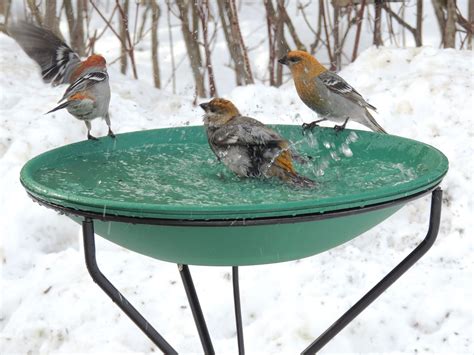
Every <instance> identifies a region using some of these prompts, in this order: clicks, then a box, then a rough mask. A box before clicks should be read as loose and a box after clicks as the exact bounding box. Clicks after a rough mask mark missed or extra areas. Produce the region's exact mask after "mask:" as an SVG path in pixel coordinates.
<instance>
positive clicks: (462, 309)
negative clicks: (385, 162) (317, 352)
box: [0, 15, 474, 354]
mask: <svg viewBox="0 0 474 355" xmlns="http://www.w3.org/2000/svg"><path fill="white" fill-rule="evenodd" d="M262 16H263V15H262ZM244 18H245V17H243V20H242V21H243V32H244V35H245V34H246V33H247V34H250V33H252V36H250V35H249V36H248V37H249V38H250V40H249V41H250V42H252V41H254V42H255V43H258V42H259V41H260V39H261V37H262V36H264V34H265V31H266V30H265V28H260V30H259V31H256V26H255V25H254V24H253V23H252V21H248V22H245V20H244ZM259 20H262V19H259ZM160 36H161V37H162V38H161V40H162V41H163V42H164V43H166V37H167V33H166V32H160ZM258 36H260V38H259V37H258ZM252 38H254V39H252ZM175 40H176V39H175ZM163 42H162V43H163ZM427 42H428V44H430V41H429V40H428V41H427ZM217 43H218V45H216V48H215V53H216V54H215V56H214V58H213V59H214V65H215V66H216V67H217V68H219V70H217V73H218V74H217V83H218V89H219V93H220V95H221V96H224V97H226V98H229V99H231V100H232V101H234V102H235V104H236V105H237V107H239V109H240V111H241V112H242V113H244V114H247V115H249V116H252V117H255V118H257V119H259V120H261V121H263V122H266V123H291V124H298V125H299V124H302V123H303V122H309V121H312V120H314V119H315V118H316V115H315V114H314V113H313V112H312V111H310V110H309V109H308V108H306V107H305V106H304V105H303V104H302V103H301V101H300V100H299V98H298V97H297V95H296V93H295V90H294V87H293V84H292V83H291V82H287V83H286V84H284V85H283V86H282V87H281V88H279V89H277V88H273V87H268V86H265V85H263V84H256V85H252V86H247V87H239V88H234V83H233V75H232V74H231V72H230V71H229V72H226V70H228V69H227V68H226V66H225V60H226V59H225V58H221V57H220V56H219V48H220V44H219V43H220V42H217ZM431 44H432V45H433V46H432V47H430V46H426V47H422V48H416V49H414V48H412V49H395V48H380V49H375V48H370V47H368V45H367V43H366V44H365V47H366V48H367V49H366V50H365V51H364V52H363V53H362V54H361V55H360V57H359V58H358V60H357V61H356V62H355V63H353V64H352V65H350V66H347V67H346V68H345V69H344V70H343V71H342V72H341V73H340V74H341V75H342V76H343V77H344V78H345V79H346V80H347V81H348V82H349V83H351V84H352V85H353V86H354V87H355V88H357V90H358V91H359V92H361V93H362V94H363V95H364V96H365V97H366V98H368V99H369V101H370V103H372V104H374V105H375V106H376V107H377V108H378V111H379V114H378V116H377V120H378V122H379V123H380V124H381V125H382V126H383V127H384V128H385V129H386V130H387V131H388V132H389V133H392V134H395V135H400V136H405V137H409V138H413V139H417V140H419V141H422V142H425V143H429V144H431V145H433V146H435V147H436V148H438V149H440V150H441V151H443V152H444V154H446V155H447V157H448V159H449V161H450V170H449V173H448V175H447V176H446V178H445V179H444V181H443V183H442V188H443V189H444V201H443V202H444V203H443V212H442V223H441V229H440V233H439V237H438V240H437V242H436V244H435V245H434V247H433V248H432V249H431V250H430V251H429V252H428V253H427V255H426V256H425V257H424V258H422V259H421V261H420V262H419V263H418V264H417V265H416V266H415V267H414V268H413V269H411V270H410V271H409V272H408V273H407V274H406V275H405V276H403V277H402V278H401V279H400V280H399V281H398V282H397V283H396V284H395V285H394V286H392V287H391V288H390V289H389V290H388V291H387V292H386V293H385V294H383V295H382V296H381V297H380V298H379V299H378V300H377V301H376V302H374V303H373V304H372V306H370V307H369V308H368V309H367V310H366V311H364V312H363V313H362V314H361V315H360V316H359V317H358V318H356V320H355V321H354V322H353V323H352V324H351V325H349V326H348V327H347V328H346V329H344V330H343V331H342V332H341V333H340V334H339V335H338V336H337V337H336V338H335V339H334V341H333V342H331V343H330V344H328V345H327V346H326V347H325V348H324V350H323V351H321V353H325V354H331V353H407V354H415V353H449V354H462V353H470V354H472V353H473V352H474V347H473V344H472V338H473V324H472V320H473V306H472V297H473V294H472V293H473V292H472V291H473V274H472V270H473V269H472V266H473V265H472V263H473V258H472V256H473V243H472V235H473V230H472V218H473V217H474V216H473V188H472V185H473V181H472V177H473V173H474V167H473V158H472V157H473V152H474V149H473V148H474V147H473V143H472V142H473V135H474V130H473V124H472V117H473V113H474V109H473V97H472V96H473V87H472V86H473V74H474V73H473V56H472V52H470V51H457V50H440V49H436V46H437V43H436V41H435V40H433V42H432V43H431ZM176 45H177V48H176V49H175V50H176V51H177V52H178V54H179V53H180V52H179V51H180V50H183V51H184V45H183V43H182V42H179V41H177V44H176ZM249 45H251V43H250V44H249ZM98 46H99V47H98V48H99V49H100V50H99V52H100V53H102V54H103V55H105V56H106V57H108V58H109V57H112V58H115V57H116V56H117V53H118V48H117V46H116V43H115V42H113V41H112V40H111V41H107V40H103V41H102V42H100V43H98ZM262 47H263V46H262ZM160 50H161V49H160ZM265 50H266V48H262V49H261V50H256V51H253V52H252V55H251V61H252V64H253V65H254V68H255V69H256V71H257V72H258V70H259V69H258V68H259V65H260V64H261V67H262V69H261V70H262V71H263V70H265V67H266V60H267V57H266V54H265V53H266V52H265ZM183 53H184V52H183ZM160 56H162V57H161V58H162V61H161V68H162V75H163V77H164V79H165V80H166V79H167V78H168V77H169V69H168V67H169V54H167V52H166V45H163V50H161V52H160ZM149 57H150V53H149V48H148V47H147V45H146V44H143V45H142V46H141V47H140V48H139V50H138V52H137V60H138V65H139V66H138V69H139V76H140V79H141V80H138V81H135V80H132V79H130V78H129V77H126V76H123V75H121V74H120V73H119V71H118V65H116V64H114V65H112V66H111V67H110V68H109V73H110V77H111V87H112V100H111V115H112V120H113V121H112V122H113V128H114V131H115V132H116V133H121V132H128V131H133V130H141V129H150V128H158V127H167V126H180V125H198V124H201V115H202V112H201V110H200V108H199V107H194V106H193V105H192V101H193V96H192V95H193V83H192V81H190V80H191V79H190V75H189V68H188V67H187V64H186V62H184V64H182V66H181V67H180V71H179V75H180V77H178V83H179V86H178V91H177V94H176V95H173V94H171V93H170V92H171V90H170V87H169V86H168V87H167V88H164V89H163V90H157V89H155V88H153V86H152V84H151V78H150V77H151V75H150V74H149V73H150V72H151V69H150V67H149V65H150V63H149ZM0 71H1V73H0V74H1V77H2V81H1V84H0V120H1V121H0V186H1V190H0V226H1V232H0V258H1V259H0V260H1V269H2V270H1V280H0V282H1V284H0V292H1V294H0V295H1V304H0V307H1V308H0V352H1V353H2V354H4V353H5V354H13V353H23V354H25V353H37V352H40V353H86V352H87V353H98V352H100V353H118V352H128V353H131V352H134V353H150V352H157V351H159V350H158V349H157V348H156V347H155V346H154V345H153V344H152V343H151V342H150V341H149V340H148V339H147V338H146V337H145V336H144V335H143V334H142V333H141V332H140V331H139V330H138V328H136V326H135V325H134V324H133V323H132V322H131V321H130V320H129V319H128V318H127V317H126V316H125V315H123V314H122V313H121V312H120V310H119V309H118V307H117V306H115V305H114V304H113V303H112V302H111V301H110V300H109V298H108V297H107V296H106V295H105V294H104V293H103V292H102V291H101V290H100V289H99V287H98V286H96V285H95V284H94V283H93V281H92V279H91V278H90V276H89V274H88V273H87V270H86V267H85V264H84V260H83V251H82V240H81V236H80V227H79V226H78V225H77V224H75V223H74V222H72V221H70V220H69V219H68V218H66V217H64V216H60V215H58V214H57V213H55V212H54V211H51V210H48V209H46V208H43V207H40V206H39V205H37V204H35V203H33V202H32V201H31V200H30V199H29V198H28V197H27V196H26V193H25V191H24V189H23V188H22V186H21V185H20V183H19V172H20V169H21V167H22V166H23V164H24V163H25V162H26V161H27V160H29V159H31V158H32V157H34V156H36V155H38V154H40V153H42V152H44V151H47V150H49V149H52V148H55V147H59V146H61V145H64V144H69V143H72V142H77V141H80V140H82V139H84V137H85V136H86V129H85V126H84V124H83V123H81V122H79V121H76V120H74V119H73V118H71V117H70V116H69V115H68V114H67V112H57V113H55V114H51V115H43V113H44V112H46V111H48V110H49V109H51V108H52V107H54V105H55V103H56V101H57V100H58V98H59V97H61V96H62V93H63V91H64V87H56V88H51V87H48V86H46V85H44V84H43V83H42V81H41V79H40V75H39V72H38V70H37V67H36V65H35V64H34V63H33V62H32V61H31V60H30V59H29V58H28V57H27V56H26V55H25V54H24V53H23V52H22V51H21V49H20V47H18V46H17V45H16V44H15V42H14V41H13V40H11V39H10V38H8V37H7V36H5V35H4V34H0ZM349 127H353V128H358V129H360V128H362V127H361V126H358V125H357V124H354V123H351V124H349ZM106 132H107V131H106V125H105V123H104V122H100V121H99V120H97V121H95V122H94V123H93V134H96V135H104V134H106ZM428 214H429V197H425V198H423V199H420V200H418V201H415V202H412V203H410V204H408V205H407V206H406V207H404V208H403V209H402V210H401V211H400V212H398V213H397V214H395V215H394V216H392V217H391V218H390V219H388V220H386V221H385V222H384V223H382V224H381V225H379V226H377V227H375V228H374V229H372V230H371V231H369V232H367V233H365V234H363V235H361V236H360V237H358V238H356V239H354V240H352V241H351V242H349V243H347V244H345V245H342V246H340V247H338V248H335V249H333V250H331V251H329V252H326V253H323V254H320V255H317V256H315V257H311V258H307V259H303V260H299V261H294V262H287V263H281V264H273V265H268V266H252V267H242V268H240V280H241V299H242V315H243V324H244V333H245V343H246V349H247V352H248V353H249V354H295V353H299V352H300V351H302V350H303V349H304V348H305V347H306V346H307V345H308V344H309V343H311V341H313V340H314V339H315V338H316V337H317V336H318V335H319V334H320V333H321V332H322V331H324V330H325V329H326V328H327V327H328V326H329V325H330V324H331V323H332V322H333V321H334V320H335V319H336V318H337V317H338V316H339V315H341V314H342V313H343V312H345V311H346V310H347V309H348V308H349V307H350V306H351V305H352V304H353V303H354V302H355V301H356V300H357V299H358V298H359V297H361V296H362V295H363V294H364V293H365V292H366V291H367V290H369V289H370V288H371V287H372V286H373V285H374V284H375V283H376V282H377V281H378V280H379V279H380V278H381V277H383V276H384V275H385V274H386V273H387V272H388V271H390V270H391V269H392V268H393V267H394V266H395V265H396V264H397V263H398V262H399V261H401V260H402V259H403V258H404V257H405V256H406V255H407V254H408V253H409V252H410V251H411V250H412V249H413V248H414V247H415V246H416V245H417V244H418V243H419V241H421V240H422V239H423V238H424V236H425V233H426V231H427V227H428V226H427V222H428ZM97 250H98V260H99V265H100V267H101V268H102V270H103V271H104V274H105V275H107V276H108V277H109V278H110V280H111V281H112V282H113V283H114V284H115V285H116V286H117V287H118V288H119V289H120V290H121V291H122V292H123V293H124V295H125V296H126V297H128V299H129V300H130V301H131V302H132V304H134V305H136V307H137V308H138V309H139V310H140V311H141V312H142V313H143V314H144V315H145V316H146V317H147V318H148V319H149V320H150V322H151V323H152V324H153V325H154V326H155V327H156V329H157V330H158V331H159V332H160V333H161V334H162V335H163V336H164V338H165V339H167V340H168V341H169V342H170V344H172V346H173V347H175V348H176V349H177V350H178V351H179V352H180V353H183V354H194V353H196V354H198V353H201V345H200V343H199V338H198V335H197V332H196V328H195V325H194V322H193V319H192V315H191V311H190V309H189V306H188V303H187V300H186V296H185V292H184V289H183V287H182V285H181V280H180V277H179V274H178V270H177V267H176V265H173V264H170V263H165V262H161V261H158V260H154V259H151V258H147V257H144V256H141V255H138V254H136V253H133V252H130V251H127V250H124V249H122V248H120V247H118V246H116V245H114V244H111V243H109V242H107V241H105V240H103V239H102V238H98V239H97ZM230 271H231V270H230V268H221V267H191V273H192V275H193V278H194V282H195V286H196V288H197V292H198V294H199V295H201V305H202V308H203V311H204V315H205V318H206V320H207V322H208V327H209V330H210V334H211V337H212V340H213V342H214V348H215V350H216V353H217V354H232V353H237V344H236V338H235V336H236V333H235V323H234V322H235V321H234V313H233V312H234V310H233V304H232V283H231V275H230Z"/></svg>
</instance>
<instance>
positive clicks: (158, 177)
mask: <svg viewBox="0 0 474 355" xmlns="http://www.w3.org/2000/svg"><path fill="white" fill-rule="evenodd" d="M309 137H310V138H309ZM293 141H294V142H293V143H292V145H291V147H292V149H294V150H296V151H297V152H298V153H299V154H301V155H302V157H303V158H304V157H307V156H310V157H311V158H310V159H308V161H307V162H306V163H302V164H299V163H296V164H295V168H296V170H297V171H298V173H299V174H301V175H303V176H306V177H308V178H310V179H312V180H314V181H315V182H316V184H317V185H316V187H315V188H297V187H295V186H293V185H290V184H285V183H284V182H281V181H279V180H277V179H243V178H239V177H237V176H236V175H234V174H233V173H232V172H230V171H228V170H227V168H226V167H225V166H224V165H223V164H221V163H220V162H218V161H217V160H216V159H215V157H214V155H213V153H212V151H211V150H210V148H209V146H208V145H207V143H205V144H203V143H189V142H186V143H182V144H181V143H180V144H171V143H160V144H151V143H150V144H143V145H141V146H139V147H135V148H130V149H120V148H116V149H112V150H110V151H108V152H100V151H99V152H94V151H91V152H88V153H84V154H82V155H74V156H67V157H62V158H61V160H60V161H52V162H50V163H49V164H47V165H45V166H43V167H42V168H40V169H38V170H37V171H36V172H35V174H36V176H35V180H36V181H38V182H39V183H40V184H42V185H44V186H46V187H48V188H52V189H54V190H55V192H57V193H59V194H64V195H70V194H74V195H76V196H82V197H92V198H97V199H102V200H107V201H117V202H141V203H149V204H158V205H172V206H203V207H205V206H214V207H215V206H217V207H219V206H228V205H248V204H253V205H255V204H268V203H286V202H289V201H302V200H309V199H311V200H314V199H322V198H331V197H336V196H341V195H348V194H359V193H361V192H365V191H371V190H374V189H378V188H383V187H384V186H394V185H398V184H403V183H405V182H409V181H411V180H413V179H415V178H416V177H417V176H419V175H420V174H421V173H423V167H422V166H421V167H417V166H409V165H408V163H403V162H393V161H390V160H387V159H384V154H383V153H380V154H376V155H372V156H371V158H370V159H368V158H367V156H366V155H364V154H363V153H364V150H363V149H360V148H359V150H357V154H355V153H353V148H351V147H352V144H357V142H358V137H357V134H356V133H355V132H351V133H349V134H348V135H345V136H341V138H340V139H339V140H337V142H336V143H335V142H334V141H333V142H331V141H330V140H328V139H325V138H324V137H322V138H320V137H319V136H316V135H315V137H311V135H309V136H307V137H304V138H303V139H301V140H299V139H294V140H293ZM104 213H105V207H104Z"/></svg>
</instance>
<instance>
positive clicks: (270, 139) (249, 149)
mask: <svg viewBox="0 0 474 355" xmlns="http://www.w3.org/2000/svg"><path fill="white" fill-rule="evenodd" d="M200 106H201V108H202V109H203V110H204V111H205V114H204V117H203V121H204V127H205V129H206V133H207V138H208V141H209V145H210V147H211V149H212V151H213V152H214V154H215V155H216V157H217V159H218V160H219V161H221V162H222V163H223V164H224V165H225V166H226V167H227V168H229V169H230V170H231V171H233V172H234V173H235V174H237V175H238V176H240V177H264V178H269V177H277V178H279V179H281V180H283V181H285V182H288V183H292V184H294V185H297V186H302V187H313V186H315V183H314V181H312V180H310V179H308V178H306V177H303V176H301V175H298V173H297V172H296V171H295V169H294V167H293V159H294V157H293V153H292V150H291V149H290V143H289V142H288V141H287V140H286V139H284V138H283V137H281V136H280V135H279V134H278V133H277V132H275V131H274V130H272V129H270V128H268V127H266V126H265V125H264V124H263V123H261V122H260V121H257V120H256V119H253V118H250V117H245V116H242V115H241V114H240V112H239V110H238V109H237V108H236V107H235V106H234V104H233V103H232V102H230V101H229V100H225V99H221V98H215V99H213V100H211V101H210V102H207V103H202V104H201V105H200Z"/></svg>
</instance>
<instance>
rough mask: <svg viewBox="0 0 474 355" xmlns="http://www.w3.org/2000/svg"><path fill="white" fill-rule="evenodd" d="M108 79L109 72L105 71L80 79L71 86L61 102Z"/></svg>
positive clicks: (89, 74)
mask: <svg viewBox="0 0 474 355" xmlns="http://www.w3.org/2000/svg"><path fill="white" fill-rule="evenodd" d="M107 77H108V75H107V72H104V71H95V72H91V73H88V74H86V75H84V76H81V77H79V78H78V79H77V80H76V81H75V82H73V83H72V84H71V85H69V87H68V88H67V89H66V92H65V93H64V95H63V97H62V98H61V100H59V102H61V101H63V100H64V99H66V98H68V97H71V96H73V95H74V94H77V93H78V92H81V91H84V90H88V89H90V88H91V87H92V86H94V85H95V84H97V83H98V82H101V81H104V80H106V79H107Z"/></svg>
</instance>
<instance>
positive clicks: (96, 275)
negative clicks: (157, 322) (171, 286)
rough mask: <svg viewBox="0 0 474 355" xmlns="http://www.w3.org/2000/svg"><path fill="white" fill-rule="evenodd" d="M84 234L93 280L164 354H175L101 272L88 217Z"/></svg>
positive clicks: (83, 230) (88, 268)
mask: <svg viewBox="0 0 474 355" xmlns="http://www.w3.org/2000/svg"><path fill="white" fill-rule="evenodd" d="M82 232H83V236H84V254H85V258H86V266H87V270H89V274H90V275H91V276H92V279H93V280H94V282H95V283H96V284H97V285H99V287H100V288H101V289H102V290H103V291H104V292H105V293H106V294H107V295H108V296H109V297H110V298H111V299H112V301H114V302H115V304H117V306H119V307H120V309H121V310H122V311H123V312H124V313H125V314H126V315H127V316H128V317H129V318H130V319H131V320H132V321H133V322H134V323H135V324H136V325H137V326H138V327H139V328H140V329H141V330H142V332H143V333H145V334H146V335H147V336H148V338H150V340H151V341H152V342H153V343H155V344H156V346H158V348H160V350H161V351H163V353H165V354H170V355H177V354H178V352H177V351H176V350H174V349H173V347H172V346H171V345H170V344H168V342H167V341H166V340H165V339H164V338H163V337H162V336H161V335H160V334H159V333H158V332H157V331H156V330H155V328H153V327H152V326H151V325H150V324H149V323H148V322H147V320H146V319H145V318H143V316H142V315H141V314H140V313H139V312H138V311H137V310H136V309H135V307H133V306H132V305H131V304H130V302H128V300H127V299H126V298H125V297H124V296H123V295H122V294H121V293H120V291H119V290H117V289H116V288H115V287H114V285H112V283H111V282H110V281H109V280H108V279H107V278H106V277H105V276H104V274H102V272H101V271H100V269H99V266H98V265H97V260H96V258H95V240H94V224H93V222H92V220H91V219H90V218H86V219H85V220H84V222H82Z"/></svg>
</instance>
